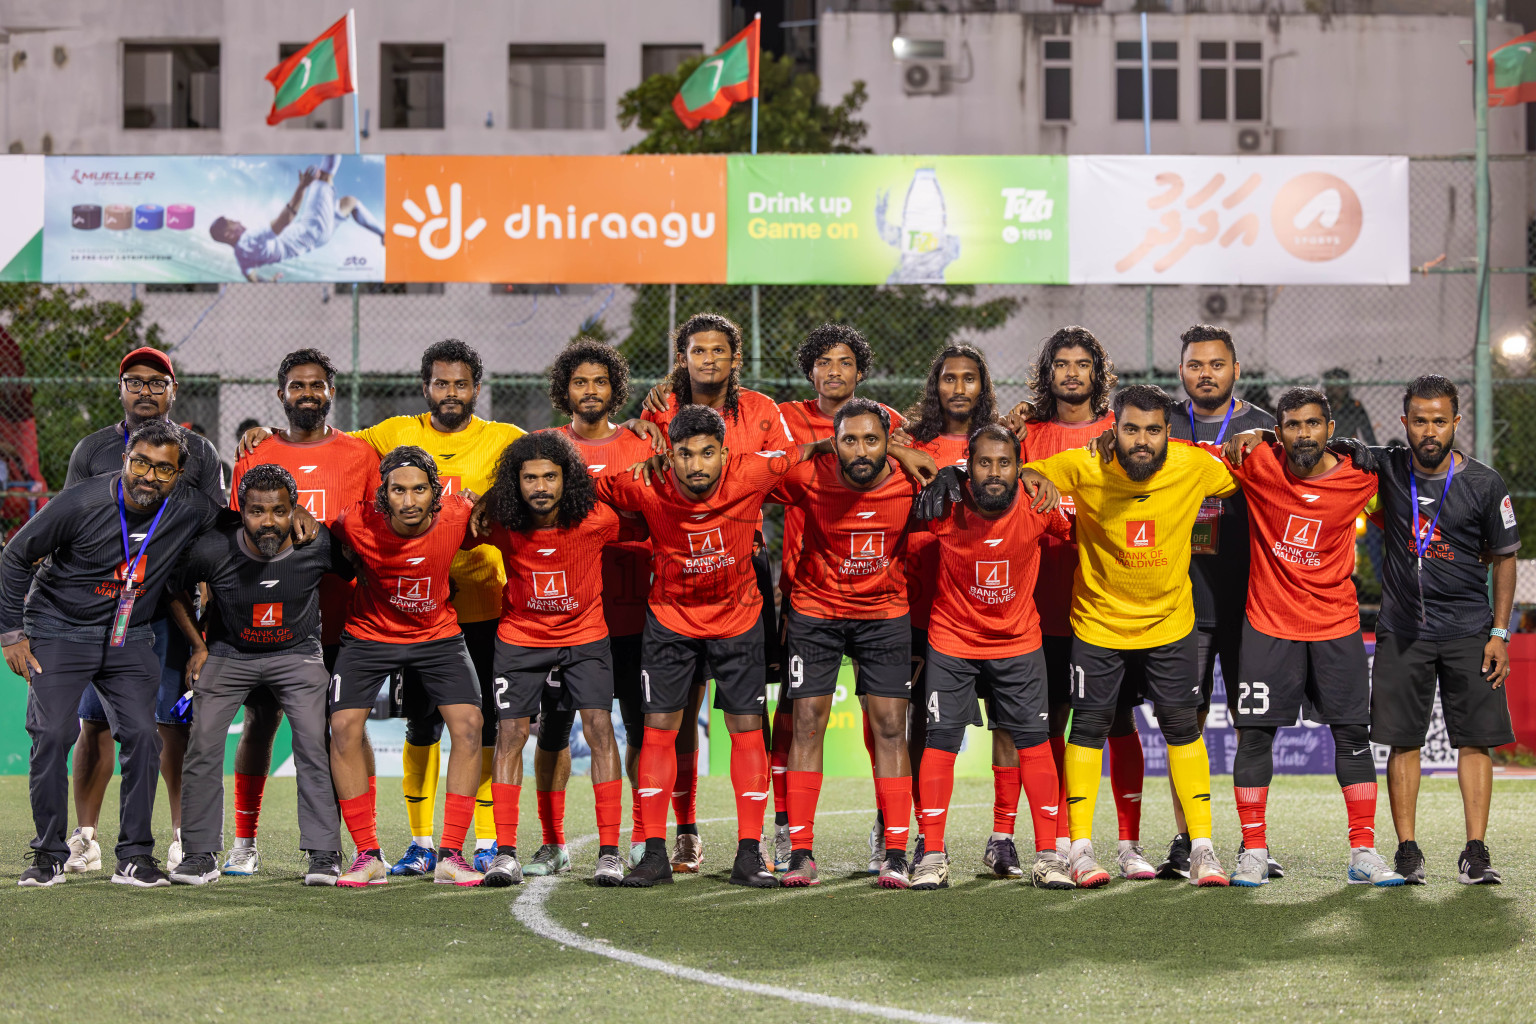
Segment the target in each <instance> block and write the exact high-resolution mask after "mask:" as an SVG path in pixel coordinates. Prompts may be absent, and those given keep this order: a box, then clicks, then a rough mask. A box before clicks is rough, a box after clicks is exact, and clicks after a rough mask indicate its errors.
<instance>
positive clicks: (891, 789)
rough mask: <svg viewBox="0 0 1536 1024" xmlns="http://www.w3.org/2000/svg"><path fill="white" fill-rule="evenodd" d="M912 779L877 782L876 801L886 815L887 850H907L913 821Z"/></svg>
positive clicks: (897, 778)
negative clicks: (908, 835)
mask: <svg viewBox="0 0 1536 1024" xmlns="http://www.w3.org/2000/svg"><path fill="white" fill-rule="evenodd" d="M913 788H914V787H913V785H912V777H911V776H910V775H897V776H895V777H893V778H889V779H876V780H875V794H876V800H877V801H878V802H879V807H880V810H881V812H882V813H883V814H884V815H885V848H886V849H887V850H905V849H906V848H907V833H908V832H909V831H910V830H911V824H910V823H911V821H912V790H913Z"/></svg>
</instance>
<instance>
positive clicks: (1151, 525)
mask: <svg viewBox="0 0 1536 1024" xmlns="http://www.w3.org/2000/svg"><path fill="white" fill-rule="evenodd" d="M1156 544H1157V521H1156V520H1153V519H1132V520H1130V521H1129V522H1127V523H1126V524H1125V546H1126V547H1128V548H1150V547H1153V546H1155V545H1156Z"/></svg>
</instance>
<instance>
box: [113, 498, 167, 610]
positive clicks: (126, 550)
mask: <svg viewBox="0 0 1536 1024" xmlns="http://www.w3.org/2000/svg"><path fill="white" fill-rule="evenodd" d="M163 515H165V502H164V501H162V502H160V510H159V511H158V512H156V513H155V518H154V519H152V520H150V523H149V529H148V530H147V531H146V532H145V534H144V543H142V544H140V545H139V553H138V554H136V555H135V554H134V553H133V549H132V548H131V547H129V544H128V508H127V506H126V505H125V504H124V503H123V481H122V479H121V478H119V479H118V481H117V523H118V525H119V526H121V527H122V528H123V587H124V589H125V590H131V589H132V588H133V571H134V570H135V569H137V568H138V566H139V561H140V560H141V559H142V558H143V557H144V552H145V551H147V550H148V549H149V541H150V538H152V537H153V536H154V535H155V527H157V526H159V525H160V517H161V516H163Z"/></svg>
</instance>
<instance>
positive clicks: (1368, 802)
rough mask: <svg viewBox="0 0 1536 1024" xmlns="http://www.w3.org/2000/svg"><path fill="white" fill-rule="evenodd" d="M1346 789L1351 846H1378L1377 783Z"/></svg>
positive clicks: (1352, 847)
mask: <svg viewBox="0 0 1536 1024" xmlns="http://www.w3.org/2000/svg"><path fill="white" fill-rule="evenodd" d="M1343 788H1344V807H1345V809H1346V810H1348V811H1349V846H1350V849H1354V848H1355V847H1357V846H1375V845H1376V783H1374V782H1357V783H1355V784H1354V785H1352V786H1345V787H1343Z"/></svg>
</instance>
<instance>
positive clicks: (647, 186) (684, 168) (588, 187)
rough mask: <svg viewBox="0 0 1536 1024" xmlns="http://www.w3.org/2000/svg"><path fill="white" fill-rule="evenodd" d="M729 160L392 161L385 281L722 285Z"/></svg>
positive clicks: (403, 158) (422, 158) (459, 158)
mask: <svg viewBox="0 0 1536 1024" xmlns="http://www.w3.org/2000/svg"><path fill="white" fill-rule="evenodd" d="M725 167H726V162H725V157H720V156H578V157H572V156H516V157H503V156H392V157H390V158H389V164H388V176H389V189H388V192H389V220H390V231H389V239H388V243H387V245H386V249H387V250H388V253H389V260H390V268H389V279H390V280H392V281H491V282H498V281H505V282H533V283H539V284H600V283H604V282H610V281H623V282H626V283H638V284H665V283H669V282H680V283H688V284H718V283H720V282H723V281H724V280H725Z"/></svg>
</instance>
